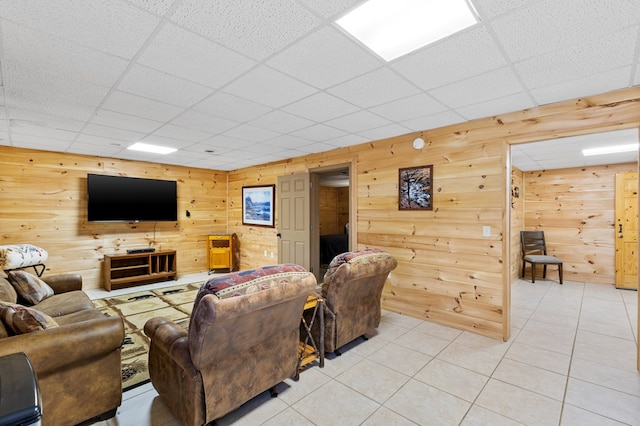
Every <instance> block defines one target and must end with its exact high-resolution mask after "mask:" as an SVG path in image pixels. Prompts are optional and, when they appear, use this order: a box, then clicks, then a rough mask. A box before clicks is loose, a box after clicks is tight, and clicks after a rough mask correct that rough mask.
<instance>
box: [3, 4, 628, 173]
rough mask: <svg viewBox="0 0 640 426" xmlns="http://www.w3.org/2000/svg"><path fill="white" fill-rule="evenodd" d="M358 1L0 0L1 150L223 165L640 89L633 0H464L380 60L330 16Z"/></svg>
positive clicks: (251, 162)
mask: <svg viewBox="0 0 640 426" xmlns="http://www.w3.org/2000/svg"><path fill="white" fill-rule="evenodd" d="M390 1H392V0H390ZM393 1H395V0H393ZM359 2H360V1H359V0H295V1H294V0H261V1H258V0H218V1H205V0H175V1H173V0H129V1H125V0H100V1H99V0H46V1H43V0H2V1H0V37H1V39H0V71H1V74H2V75H1V78H2V85H3V89H4V90H3V91H2V93H1V97H0V102H1V104H2V105H3V107H2V109H3V111H0V117H1V119H0V144H3V145H10V146H16V147H24V148H33V149H45V150H51V151H61V152H70V153H79V154H88V155H98V156H107V157H115V158H124V159H132V160H143V161H151V162H160V163H167V164H176V165H184V166H191V167H199V168H211V169H217V170H232V169H238V168H242V167H246V166H251V165H255V164H262V163H266V162H270V161H275V160H280V159H285V158H290V157H297V156H301V155H306V154H309V153H315V152H322V151H327V150H331V149H334V148H336V147H344V146H349V145H355V144H360V143H364V142H367V141H371V140H378V139H382V138H387V137H391V136H396V135H401V134H406V133H410V132H414V131H420V130H426V129H431V128H436V127H440V126H444V125H448V124H454V123H458V122H464V121H467V120H472V119H475V118H480V117H486V116H491V115H496V114H500V113H505V112H510V111H517V110H522V109H524V108H531V107H535V106H538V105H543V104H547V103H552V102H556V101H560V100H566V99H572V98H576V97H581V96H588V95H591V94H597V93H603V92H607V91H611V90H614V89H620V88H626V87H630V86H634V85H637V84H640V68H639V67H638V63H639V60H640V58H639V56H638V55H639V51H640V45H639V42H640V40H639V35H640V2H638V1H637V0H608V1H605V0H562V1H558V0H472V3H473V4H474V6H475V7H476V9H477V11H478V14H479V16H480V20H481V22H480V23H479V24H478V25H476V26H474V27H472V28H470V29H468V30H465V31H463V32H461V33H458V34H456V35H454V36H451V37H449V38H447V39H444V40H441V41H440V42H438V43H436V44H434V45H432V46H429V47H426V48H423V49H421V50H418V51H416V52H414V53H413V54H410V55H407V56H404V57H401V58H398V59H396V60H394V61H392V62H390V63H385V62H384V61H383V60H381V59H380V58H378V57H377V56H375V55H374V54H372V53H371V52H369V51H368V50H367V49H365V48H363V47H362V46H360V45H359V44H358V43H356V42H355V41H354V40H352V39H351V38H350V37H348V36H346V35H345V34H344V33H342V32H341V31H340V30H339V29H338V28H337V27H336V26H335V25H334V23H333V21H334V20H335V19H336V17H338V16H341V15H342V14H344V13H345V12H346V11H347V10H349V9H351V8H352V7H353V6H354V5H356V4H358V3H359ZM135 141H144V142H147V143H154V144H159V145H166V146H172V147H175V148H178V149H179V151H177V152H176V153H173V154H169V155H165V156H160V155H152V154H145V153H140V152H134V151H129V150H126V149H125V148H126V147H127V146H129V145H130V144H131V143H133V142H135ZM554 143H555V142H554ZM532 146H533V145H532ZM522 149H524V150H525V152H523V153H522V154H521V156H522V157H523V158H527V157H532V156H535V153H537V152H542V150H541V149H540V148H538V147H536V148H535V149H533V154H532V153H531V152H527V151H529V149H527V148H523V147H522V146H519V147H518V148H517V151H516V150H514V165H516V166H518V161H519V160H517V158H519V156H520V153H518V156H516V155H515V153H516V152H519V151H521V150H522ZM544 151H545V152H547V150H546V148H545V150H544ZM553 157H555V158H553V159H554V160H555V162H554V164H557V166H563V164H564V163H562V162H558V161H557V160H558V159H559V158H558V157H560V158H564V159H567V160H568V159H570V158H571V157H575V156H574V155H573V154H567V155H565V154H564V153H563V155H557V153H555V154H554V155H553ZM533 161H534V162H536V164H537V166H536V167H537V168H549V167H548V166H546V164H547V163H543V162H542V159H540V158H534V159H533ZM631 161H633V160H631ZM523 164H524V160H523ZM557 166H554V167H557ZM526 167H528V166H526ZM526 167H525V166H523V167H522V168H523V170H524V169H526Z"/></svg>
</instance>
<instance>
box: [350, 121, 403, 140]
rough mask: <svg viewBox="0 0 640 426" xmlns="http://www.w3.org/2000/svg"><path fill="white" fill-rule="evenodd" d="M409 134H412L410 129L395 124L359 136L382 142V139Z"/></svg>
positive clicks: (366, 131) (361, 133)
mask: <svg viewBox="0 0 640 426" xmlns="http://www.w3.org/2000/svg"><path fill="white" fill-rule="evenodd" d="M407 133H411V129H408V128H406V127H404V126H401V125H399V124H395V123H393V124H389V125H387V126H382V127H377V128H375V129H371V130H365V131H363V132H360V133H359V134H360V135H362V136H365V137H366V138H369V139H371V140H380V139H387V138H390V137H393V136H399V135H404V134H407Z"/></svg>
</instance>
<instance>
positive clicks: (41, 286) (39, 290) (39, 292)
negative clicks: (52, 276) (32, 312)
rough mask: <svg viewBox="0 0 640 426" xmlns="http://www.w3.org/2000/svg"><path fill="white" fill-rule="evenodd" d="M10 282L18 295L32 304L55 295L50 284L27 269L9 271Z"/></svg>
mask: <svg viewBox="0 0 640 426" xmlns="http://www.w3.org/2000/svg"><path fill="white" fill-rule="evenodd" d="M9 282H10V283H11V285H13V287H14V288H15V289H16V292H17V293H18V295H20V297H22V298H23V299H24V300H26V301H27V302H28V303H29V304H31V305H35V304H37V303H40V302H41V301H43V300H44V299H46V298H48V297H51V296H53V289H52V288H51V287H50V286H49V284H47V283H45V282H44V281H42V280H41V279H40V278H38V277H36V276H35V275H32V274H30V273H28V272H25V271H9Z"/></svg>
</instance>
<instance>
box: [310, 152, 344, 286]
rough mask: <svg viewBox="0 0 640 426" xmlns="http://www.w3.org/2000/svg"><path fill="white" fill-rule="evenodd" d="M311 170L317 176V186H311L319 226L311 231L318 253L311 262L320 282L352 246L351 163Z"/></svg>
mask: <svg viewBox="0 0 640 426" xmlns="http://www.w3.org/2000/svg"><path fill="white" fill-rule="evenodd" d="M310 173H311V174H312V175H316V177H317V180H315V179H312V181H315V182H317V185H316V187H315V188H312V189H311V206H312V208H311V215H312V224H315V226H316V227H317V232H312V233H311V245H312V247H315V248H317V250H312V251H311V252H312V253H314V252H315V253H317V255H315V256H314V259H312V260H311V262H312V265H314V268H313V270H314V271H318V274H317V276H316V278H317V279H318V282H319V283H321V282H322V281H323V277H324V274H325V272H326V270H327V268H328V266H329V263H330V262H331V260H332V259H333V258H334V256H336V255H338V254H340V253H344V252H346V251H349V250H350V248H351V241H352V236H353V231H352V230H353V225H354V224H353V220H352V216H353V215H352V212H353V208H352V203H351V198H352V197H351V188H352V185H351V164H338V165H335V166H329V167H323V168H318V169H312V170H310ZM315 265H317V267H315Z"/></svg>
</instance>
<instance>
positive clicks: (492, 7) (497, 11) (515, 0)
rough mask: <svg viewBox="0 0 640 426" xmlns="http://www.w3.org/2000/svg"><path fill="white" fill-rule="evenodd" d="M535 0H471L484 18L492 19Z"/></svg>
mask: <svg viewBox="0 0 640 426" xmlns="http://www.w3.org/2000/svg"><path fill="white" fill-rule="evenodd" d="M535 1H537V0H472V3H473V5H474V6H475V8H476V10H477V11H478V13H479V14H480V16H481V17H482V18H484V19H492V18H495V17H496V16H500V15H502V14H504V13H507V12H510V11H512V10H514V9H517V8H519V7H522V6H526V5H529V4H532V3H534V2H535Z"/></svg>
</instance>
